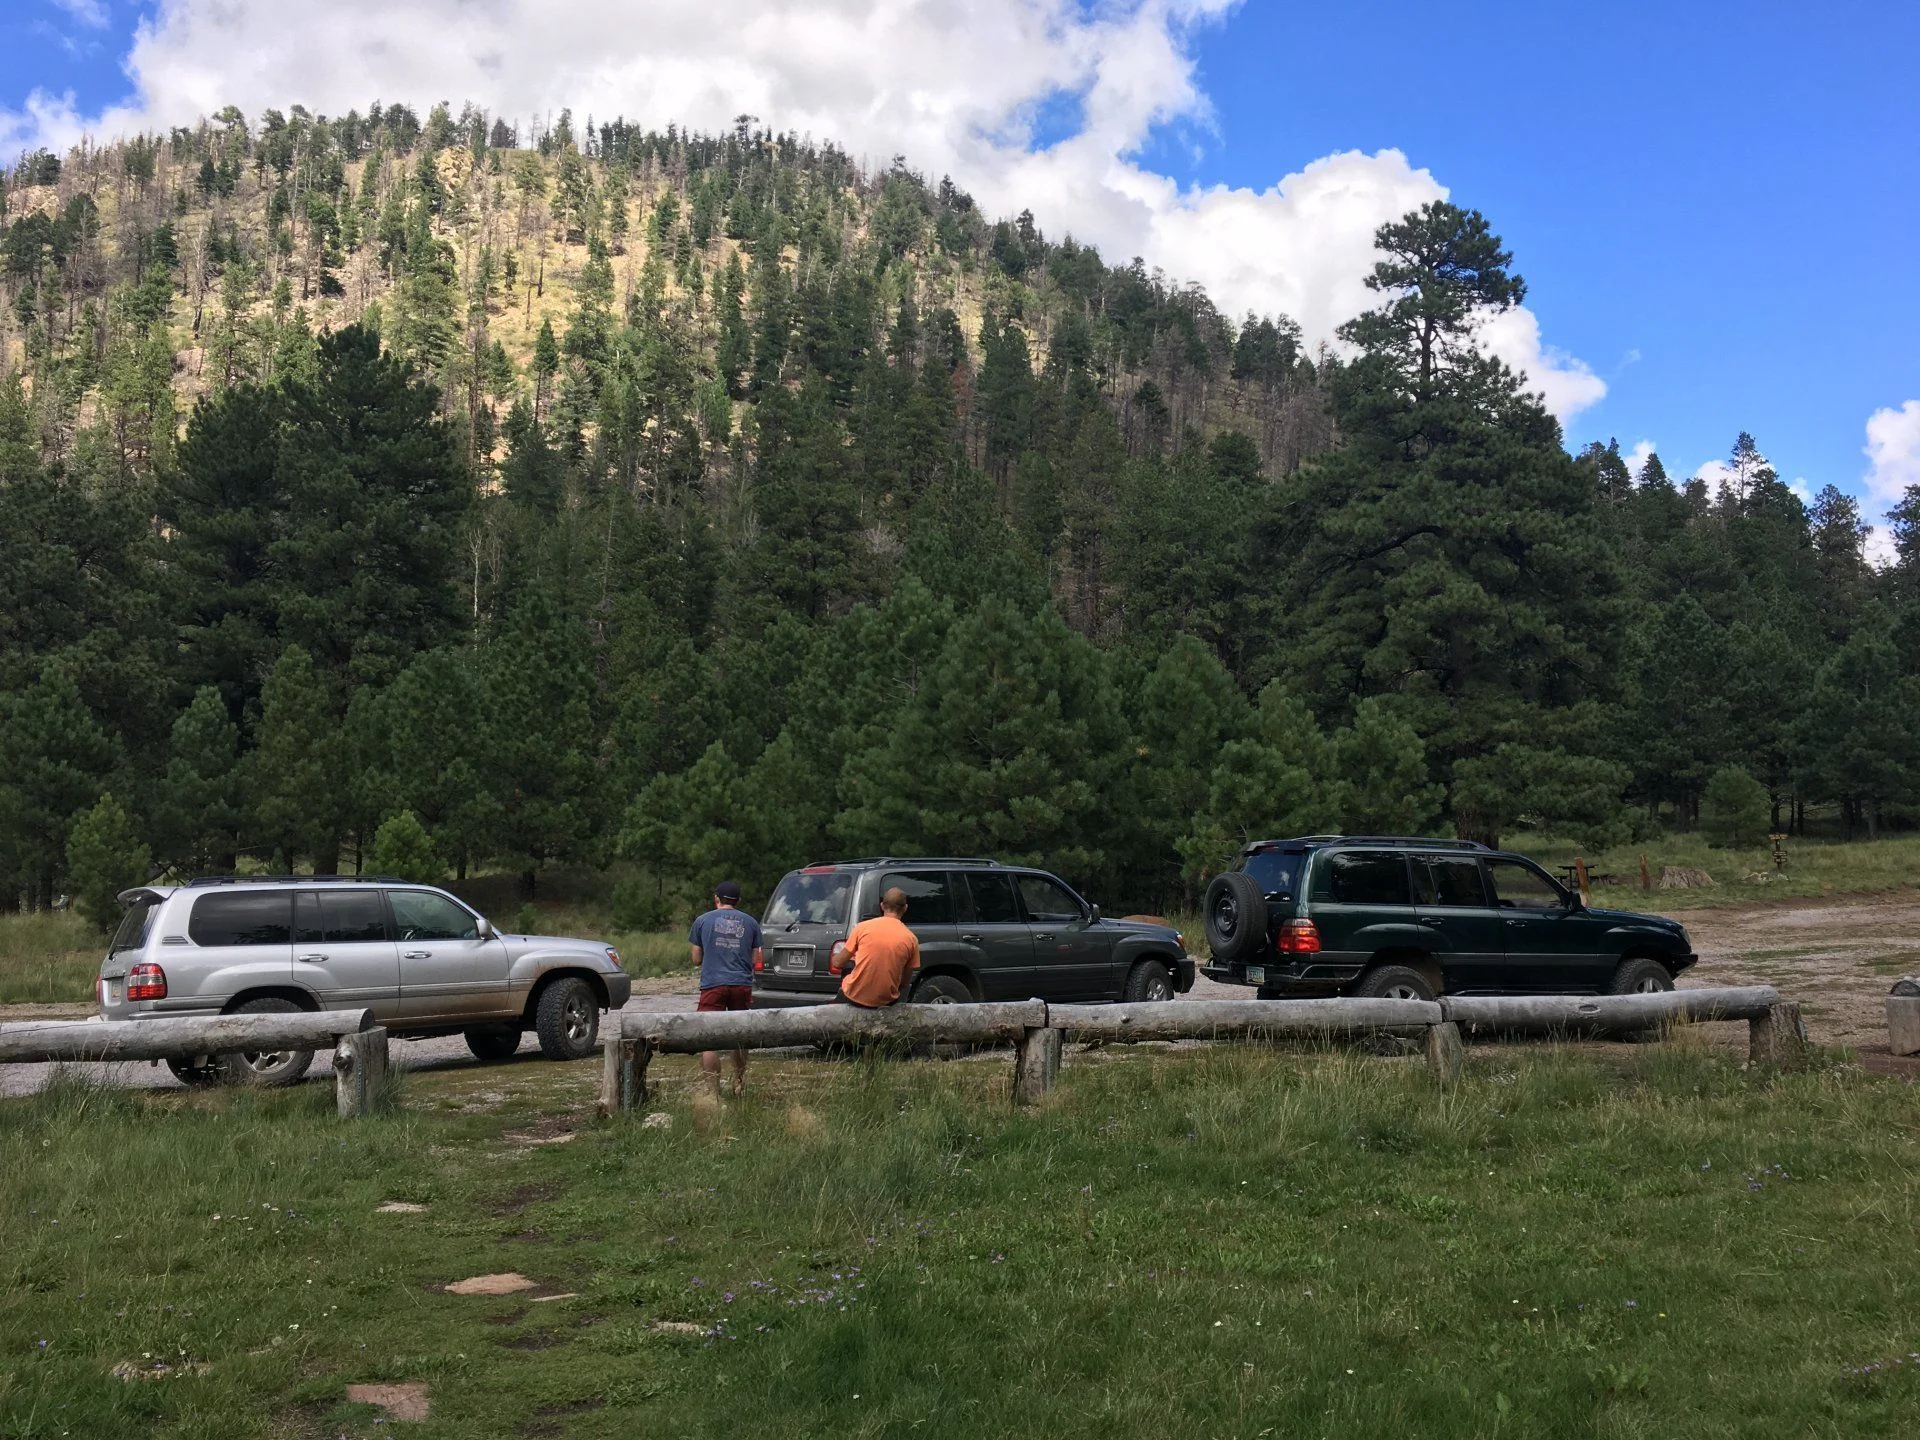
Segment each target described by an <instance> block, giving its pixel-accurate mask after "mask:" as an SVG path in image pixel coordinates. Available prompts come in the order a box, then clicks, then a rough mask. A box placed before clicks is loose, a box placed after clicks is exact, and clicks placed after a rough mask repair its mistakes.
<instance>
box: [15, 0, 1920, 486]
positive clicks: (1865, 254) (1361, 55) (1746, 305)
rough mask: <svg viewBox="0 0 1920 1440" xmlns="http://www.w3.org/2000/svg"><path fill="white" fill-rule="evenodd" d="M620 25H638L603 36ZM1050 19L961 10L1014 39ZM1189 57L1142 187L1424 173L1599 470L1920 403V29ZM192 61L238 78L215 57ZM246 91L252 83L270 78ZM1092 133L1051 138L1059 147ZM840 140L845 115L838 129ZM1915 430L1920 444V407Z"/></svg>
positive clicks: (1417, 43)
mask: <svg viewBox="0 0 1920 1440" xmlns="http://www.w3.org/2000/svg"><path fill="white" fill-rule="evenodd" d="M245 3H246V0H242V5H243V8H244V6H245ZM595 4H599V5H601V6H609V7H611V8H613V9H616V10H618V9H620V8H621V0H589V3H588V4H586V5H584V6H582V7H580V8H583V9H592V8H594V5H595ZM1031 4H1032V0H965V4H964V5H963V7H962V8H966V6H967V5H971V6H973V7H974V8H976V9H977V10H979V11H980V12H981V19H980V24H981V25H983V26H986V27H989V28H990V27H992V26H993V25H995V24H1002V25H1004V24H1005V22H1006V14H1007V13H1009V7H1018V6H1020V5H1027V6H1028V7H1029V8H1031ZM178 8H179V9H181V10H182V11H183V12H184V11H186V10H188V9H195V8H197V9H199V10H200V11H203V12H209V13H210V9H211V7H209V6H208V5H207V4H206V3H204V0H201V3H199V4H197V5H196V4H195V0H182V4H181V5H180V6H179V7H178ZM357 8H360V7H357V6H354V5H347V6H346V7H345V9H346V10H349V11H350V10H354V9H357ZM387 8H390V9H391V10H400V11H404V10H407V9H408V8H409V6H408V5H407V4H406V3H403V0H396V3H395V4H393V5H392V6H391V7H387ZM414 8H416V9H419V10H422V11H425V10H428V9H430V8H432V6H431V5H430V4H428V3H426V0H423V3H422V4H420V5H419V6H416V7H414ZM624 8H625V10H626V11H627V12H629V13H633V14H637V15H650V14H658V13H663V12H664V11H665V10H666V9H668V8H672V6H671V0H655V3H654V4H653V5H645V4H634V3H631V0H627V3H625V5H624ZM748 8H749V9H750V8H751V7H750V6H749V7H748ZM152 9H153V7H152V6H150V5H136V4H133V3H128V0H6V3H5V4H4V7H0V110H15V111H17V110H19V109H20V108H21V107H22V105H23V103H24V102H25V100H26V98H27V96H28V94H29V92H30V91H32V90H33V89H35V88H36V87H37V88H39V89H41V90H43V91H47V92H50V93H53V94H55V95H58V94H59V93H61V92H64V91H67V90H71V91H72V92H73V93H74V100H75V105H76V108H77V109H78V111H79V112H80V113H81V114H82V115H92V114H97V113H98V112H99V111H100V110H101V109H103V108H104V107H106V106H107V105H109V104H111V103H115V102H118V101H121V100H122V99H124V98H125V97H127V96H128V95H129V94H130V93H131V91H132V90H133V86H132V84H131V82H130V81H129V80H128V78H127V76H126V75H125V74H124V73H123V71H122V68H121V61H122V58H123V57H124V56H125V55H126V53H127V51H128V49H129V46H130V43H131V37H132V32H133V27H134V24H135V22H136V19H137V18H138V16H139V15H140V14H141V13H142V12H151V10H152ZM326 13H327V12H326V11H324V10H319V11H309V12H308V14H309V16H310V17H317V16H321V15H324V14H326ZM367 13H375V14H377V13H378V11H370V12H367ZM465 13H469V14H470V13H472V12H465ZM548 13H549V14H552V13H553V12H548ZM1082 13H1083V14H1084V15H1089V16H1095V17H1097V16H1099V15H1100V14H1101V13H1102V11H1101V9H1100V8H1099V7H1088V8H1086V9H1084V10H1083V11H1082ZM208 23H211V22H208ZM315 23H321V24H324V23H325V22H324V21H317V22H315ZM345 23H346V22H345V21H344V20H343V21H342V24H345ZM357 23H360V24H362V25H364V24H365V23H366V21H365V19H364V16H363V18H362V19H361V20H360V21H359V22H357ZM718 28H721V29H723V30H724V27H718ZM602 33H604V32H602ZM1173 33H1174V35H1175V36H1176V39H1177V40H1178V41H1179V42H1180V43H1181V44H1183V45H1184V47H1185V53H1186V55H1187V56H1189V57H1190V58H1191V60H1192V61H1193V80H1194V83H1195V84H1197V87H1198V89H1199V90H1200V91H1201V92H1202V94H1203V95H1204V98H1205V102H1206V103H1207V104H1209V105H1210V107H1211V114H1212V121H1211V123H1207V122H1206V121H1204V120H1201V119H1196V118H1194V117H1193V115H1192V114H1191V113H1190V114H1189V116H1188V118H1184V119H1182V120H1179V121H1177V122H1175V123H1172V124H1170V125H1163V126H1160V127H1158V128H1156V129H1153V130H1152V131H1151V132H1150V138H1149V139H1148V142H1147V144H1146V145H1145V147H1144V148H1143V149H1141V150H1139V151H1137V152H1136V155H1135V159H1136V161H1137V163H1138V164H1140V165H1141V166H1142V167H1143V168H1144V169H1145V170H1147V171H1149V172H1152V173H1155V174H1159V175H1165V176H1168V177H1171V178H1172V179H1174V180H1176V181H1178V182H1180V184H1182V185H1183V186H1186V185H1198V186H1211V185H1215V184H1226V185H1230V186H1246V187H1250V188H1251V189H1252V190H1254V191H1260V190H1262V189H1264V188H1265V187H1268V186H1271V185H1273V184H1274V183H1275V182H1276V181H1277V180H1279V179H1280V178H1281V177H1282V176H1286V175H1289V174H1292V173H1294V172H1298V171H1300V170H1301V169H1302V167H1304V166H1307V165H1309V164H1310V162H1313V161H1315V160H1316V159H1318V158H1319V157H1322V156H1327V155H1332V154H1336V153H1338V152H1343V151H1349V150H1361V151H1365V152H1369V153H1372V152H1377V151H1380V150H1382V149H1387V148H1395V149H1398V150H1400V151H1401V152H1403V153H1404V154H1405V155H1406V157H1407V160H1408V162H1409V164H1410V165H1411V166H1412V167H1415V168H1416V169H1425V170H1427V171H1430V172H1431V174H1432V175H1433V177H1434V178H1435V179H1436V180H1437V181H1439V183H1440V184H1442V185H1444V186H1446V187H1447V188H1448V189H1449V190H1450V191H1451V193H1452V196H1453V198H1454V199H1455V200H1456V201H1457V202H1458V203H1461V204H1465V205H1470V206H1474V207H1476V208H1478V209H1481V210H1483V211H1484V212H1485V213H1486V214H1487V215H1488V216H1489V218H1490V219H1491V220H1492V222H1493V224H1494V225H1495V227H1496V228H1497V229H1498V230H1499V231H1500V232H1501V233H1502V234H1503V235H1504V236H1505V238H1506V240H1507V242H1508V244H1509V246H1510V248H1512V249H1513V251H1514V252H1515V254H1516V264H1517V268H1518V269H1519V270H1520V271H1521V272H1522V273H1523V274H1524V275H1525V276H1526V278H1527V280H1528V282H1529V284H1530V287H1531V294H1530V296H1529V300H1528V304H1529V307H1530V308H1531V310H1532V311H1533V312H1534V313H1535V314H1536V315H1537V316H1538V318H1539V321H1540V327H1541V332H1542V335H1543V338H1544V340H1545V342H1546V343H1547V344H1548V345H1549V346H1551V347H1554V348H1556V349H1558V350H1561V351H1565V352H1568V353H1569V354H1571V355H1573V356H1577V357H1579V358H1580V359H1581V360H1583V361H1584V362H1585V363H1586V364H1587V365H1589V366H1590V367H1591V368H1592V369H1593V371H1594V372H1595V373H1596V374H1598V375H1599V376H1600V377H1601V378H1602V379H1603V380H1605V381H1606V384H1607V387H1608V393H1607V395H1606V397H1605V398H1604V399H1602V400H1600V401H1599V402H1598V403H1597V404H1594V405H1592V406H1591V407H1590V408H1587V409H1585V410H1583V411H1580V412H1579V413H1578V414H1575V415H1573V416H1572V417H1571V419H1570V421H1569V425H1568V432H1569V441H1570V443H1571V444H1573V445H1576V446H1577V445H1578V444H1580V443H1583V442H1584V441H1586V440H1588V439H1593V438H1601V439H1604V438H1606V437H1608V436H1617V437H1618V438H1619V440H1620V442H1621V444H1622V446H1623V448H1630V447H1632V446H1633V445H1634V444H1635V443H1636V442H1638V441H1643V440H1652V441H1654V442H1656V443H1657V445H1658V447H1659V450H1660V452H1661V454H1662V456H1663V458H1664V459H1666V461H1667V462H1668V466H1669V468H1670V469H1672V470H1675V471H1678V472H1682V473H1685V472H1690V471H1692V470H1693V469H1694V468H1695V467H1697V466H1699V465H1700V464H1702V463H1703V462H1706V461H1708V460H1711V459H1713V458H1715V457H1718V456H1723V455H1724V454H1725V453H1726V451H1727V450H1728V448H1729V447H1730V445H1731V443H1732V440H1733V437H1734V435H1735V434H1736V433H1737V432H1738V431H1740V430H1742V429H1746V430H1751V431H1752V432H1753V433H1754V434H1755V435H1756V436H1757V437H1758V439H1759V441H1760V444H1761V447H1762V449H1763V450H1765V451H1766V452H1767V454H1768V455H1770V456H1771V457H1772V458H1773V459H1774V461H1775V463H1776V464H1777V465H1778V466H1779V468H1780V469H1781V471H1782V473H1783V474H1784V475H1786V476H1787V477H1788V478H1789V479H1794V478H1802V477H1803V478H1804V479H1805V480H1806V481H1807V483H1808V484H1809V486H1810V487H1811V488H1813V489H1817V488H1818V487H1819V486H1820V485H1822V484H1824V483H1827V482H1829V481H1831V482H1833V483H1836V484H1838V485H1840V486H1841V488H1843V489H1846V490H1850V491H1859V490H1861V488H1862V485H1863V482H1864V477H1865V474H1866V471H1867V469H1868V462H1867V459H1866V457H1865V456H1863V454H1862V446H1863V444H1864V443H1865V440H1866V434H1865V427H1866V424H1867V420H1868V417H1869V415H1871V414H1872V413H1873V412H1875V411H1876V410H1882V409H1895V410H1897V409H1898V408H1899V407H1901V406H1902V405H1903V403H1905V402H1909V401H1916V400H1920V345H1916V344H1915V343H1914V337H1915V336H1916V335H1920V264H1916V260H1920V83H1917V82H1916V73H1920V58H1916V57H1920V6H1914V5H1899V4H1880V5H1865V4H1857V3H1844V0H1842V3H1827V4H1824V5H1818V6H1814V5H1806V4H1801V5H1795V6H1787V5H1782V4H1773V3H1746V4H1733V3H1726V0H1688V3H1684V4H1672V3H1666V4H1652V3H1646V0H1589V3H1587V4H1584V5H1582V6H1578V7H1573V6H1559V5H1542V4H1539V3H1533V4H1520V3H1510V0H1477V3H1415V0H1344V3H1342V4H1339V5H1337V6H1330V5H1312V6H1308V5H1296V4H1280V3H1259V0H1252V3H1247V4H1244V5H1242V6H1240V7H1239V8H1237V9H1235V10H1233V11H1232V12H1231V13H1229V14H1228V15H1226V16H1225V17H1224V19H1221V20H1218V21H1214V22H1211V23H1207V24H1203V25H1200V26H1198V27H1195V28H1194V29H1192V30H1191V31H1187V32H1182V31H1181V30H1180V29H1179V27H1178V26H1175V27H1173ZM989 38H991V37H989ZM912 39H913V36H912V35H911V33H906V34H905V35H904V37H903V39H902V40H901V43H902V44H903V45H905V44H908V43H910V42H911V41H912ZM196 43H202V44H204V42H199V41H196ZM555 43H560V42H558V41H556V42H555ZM321 48H323V47H321ZM195 58H196V60H197V62H198V63H199V64H201V65H202V66H208V65H209V62H210V63H211V68H213V69H215V70H216V72H217V70H218V65H219V58H218V57H209V56H207V55H206V54H204V53H196V56H195ZM882 58H883V59H884V57H882ZM231 63H232V65H233V66H234V74H235V77H236V80H235V83H236V84H239V83H241V81H240V79H239V78H238V77H240V76H243V75H245V74H247V73H249V72H250V71H252V70H255V69H257V68H259V67H258V66H256V65H254V64H253V62H251V61H250V60H249V59H248V57H247V56H245V55H244V54H240V53H236V54H235V55H234V56H233V57H232V61H231ZM529 63H532V62H529ZM318 64H319V62H318V61H316V65H318ZM549 68H551V62H549ZM956 68H958V69H964V62H960V61H956ZM292 73H294V74H296V75H300V74H304V72H302V71H297V70H296V71H294V72H292ZM380 78H381V79H383V80H384V81H385V82H386V83H384V84H368V85H365V86H360V85H355V86H353V88H352V89H351V90H349V91H348V92H347V93H349V94H351V95H353V96H354V97H355V98H356V99H358V100H359V101H360V103H364V102H365V100H366V99H368V98H371V95H370V94H369V95H366V96H361V95H359V93H358V92H359V90H360V89H362V88H365V89H368V90H369V91H373V90H378V91H380V92H381V93H384V94H387V96H388V98H398V97H399V96H400V95H401V94H403V93H406V92H407V89H408V86H407V85H406V84H405V83H404V82H405V81H406V79H408V78H409V77H408V76H407V75H405V74H404V73H403V74H402V75H401V76H400V77H399V81H398V82H396V80H395V77H394V76H393V75H391V74H390V75H387V76H384V77H380ZM783 78H785V79H788V80H791V79H792V77H791V76H788V77H783ZM284 83H287V84H297V83H299V82H298V81H292V80H290V81H287V82H284ZM457 86H458V80H457V79H450V78H449V77H448V76H446V75H445V74H441V73H433V74H424V73H423V74H422V75H421V77H420V84H419V86H418V89H417V91H416V92H415V93H412V94H411V95H409V97H408V98H411V99H413V100H414V101H415V102H416V103H418V104H421V105H423V106H424V105H425V104H427V103H430V102H431V101H432V100H433V99H438V98H442V96H443V95H444V96H445V97H446V98H451V99H453V100H455V101H456V102H458V101H459V100H460V99H463V98H467V94H468V93H470V92H468V91H464V90H462V89H460V88H456V87H457ZM436 87H438V88H436ZM301 98H303V97H302V96H301V95H298V94H293V93H289V94H287V95H285V96H284V97H283V98H282V99H280V101H279V103H282V104H285V103H291V102H293V101H294V100H296V99H301ZM473 98H475V99H477V100H479V101H481V102H482V103H487V102H488V100H489V98H490V97H488V96H487V95H485V94H481V93H473ZM306 99H307V103H309V104H313V103H315V101H316V99H317V100H318V102H319V104H320V105H322V106H324V105H325V104H327V103H328V102H327V100H326V98H325V97H324V96H319V97H306ZM495 103H498V104H501V105H502V107H503V108H505V105H506V102H504V101H498V102H495ZM768 103H769V104H771V103H774V102H772V101H769V102H768ZM340 108H344V107H343V106H342V107H340ZM1188 108H1189V111H1190V112H1191V110H1192V108H1193V107H1188ZM633 109H634V110H635V111H644V109H645V107H644V104H641V103H636V104H635V105H634V107H633ZM646 118H662V119H664V118H668V117H664V116H662V117H653V116H648V117H646ZM1076 118H1077V115H1076V112H1075V110H1074V108H1073V107H1071V106H1069V107H1066V109H1065V110H1064V111H1053V112H1049V115H1048V121H1049V128H1048V130H1047V131H1046V132H1045V134H1044V135H1043V137H1042V139H1043V142H1050V141H1053V140H1055V139H1057V138H1059V134H1058V133H1056V132H1062V131H1065V130H1070V129H1071V127H1072V125H1073V124H1074V122H1075V120H1076ZM852 123H854V122H853V121H849V124H852ZM832 125H833V119H832V118H831V110H830V108H829V110H828V118H827V119H825V120H821V121H818V123H815V124H813V127H812V128H813V129H814V130H815V133H818V134H822V135H825V134H829V133H834V132H833V131H832V129H831V128H830V127H831V126H832ZM933 163H935V164H936V165H938V164H940V163H942V162H941V160H940V159H939V158H938V157H936V158H935V160H934V162H933ZM960 178H962V180H963V181H964V180H965V179H966V178H967V176H966V175H964V174H963V175H961V177H960ZM986 189H987V192H988V193H990V194H991V193H994V192H993V187H992V186H991V184H989V185H988V186H987V187H986ZM1063 203H1064V202H1063ZM1036 208H1037V209H1039V208H1040V207H1036ZM1041 219H1042V223H1043V224H1046V225H1047V227H1048V228H1049V229H1050V230H1051V231H1054V232H1055V233H1058V232H1059V231H1061V230H1064V229H1068V228H1072V227H1073V225H1074V216H1073V215H1072V214H1065V215H1060V216H1049V215H1048V214H1046V213H1044V211H1043V212H1042V214H1041ZM1111 249H1112V247H1111V246H1109V251H1110V258H1124V256H1120V255H1113V254H1111ZM1174 253H1175V255H1176V256H1177V254H1178V253H1179V252H1177V251H1176V252H1174ZM1175 263H1177V262H1170V263H1169V264H1168V268H1169V271H1170V272H1173V271H1174V269H1175ZM1914 420H1915V424H1914V426H1913V427H1912V428H1913V429H1914V430H1915V432H1916V435H1920V405H1916V408H1915V416H1914ZM1917 443H1920V442H1917ZM1888 473H1892V472H1888ZM1902 474H1903V475H1904V472H1902ZM1913 478H1915V479H1916V480H1920V474H1915V475H1914V477H1913ZM1882 483H1883V484H1884V483H1885V480H1884V477H1883V482H1882Z"/></svg>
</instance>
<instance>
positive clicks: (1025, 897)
mask: <svg viewBox="0 0 1920 1440" xmlns="http://www.w3.org/2000/svg"><path fill="white" fill-rule="evenodd" d="M1020 900H1021V903H1022V904H1024V905H1025V906H1026V910H1027V919H1028V920H1030V921H1032V922H1033V923H1034V924H1037V925H1057V924H1060V923H1061V922H1063V921H1071V920H1078V919H1079V918H1080V913H1081V912H1080V902H1079V901H1078V900H1076V899H1074V898H1073V895H1072V892H1070V891H1069V890H1068V889H1067V887H1066V886H1064V885H1062V884H1061V883H1060V882H1059V881H1058V880H1055V879H1054V878H1053V877H1052V876H1050V875H1022V876H1021V877H1020Z"/></svg>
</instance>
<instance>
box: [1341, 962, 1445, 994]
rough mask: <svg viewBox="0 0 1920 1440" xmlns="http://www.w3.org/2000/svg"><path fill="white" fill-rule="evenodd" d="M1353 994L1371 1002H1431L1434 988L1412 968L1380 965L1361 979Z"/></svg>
mask: <svg viewBox="0 0 1920 1440" xmlns="http://www.w3.org/2000/svg"><path fill="white" fill-rule="evenodd" d="M1353 993H1354V994H1355V995H1359V996H1363V997H1364V998H1366V999H1369V1000H1431V999H1433V986H1431V985H1429V984H1428V983H1427V977H1426V976H1424V975H1422V974H1421V973H1420V972H1419V971H1418V970H1415V969H1413V968H1411V967H1410V966H1406V965H1378V966H1375V967H1374V968H1373V969H1371V970H1369V971H1368V972H1367V973H1366V974H1365V975H1363V976H1361V977H1360V983H1359V984H1358V985H1356V986H1355V987H1354V990H1353Z"/></svg>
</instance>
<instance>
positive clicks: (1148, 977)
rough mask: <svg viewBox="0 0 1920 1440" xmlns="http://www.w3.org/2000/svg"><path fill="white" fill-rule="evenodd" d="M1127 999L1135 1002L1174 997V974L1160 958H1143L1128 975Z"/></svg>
mask: <svg viewBox="0 0 1920 1440" xmlns="http://www.w3.org/2000/svg"><path fill="white" fill-rule="evenodd" d="M1127 999H1128V1000H1129V1001H1133V1002H1135V1003H1138V1002H1141V1001H1146V1000H1171V999H1173V975H1172V974H1171V973H1170V972H1169V971H1168V969H1167V967H1166V966H1164V965H1162V964H1161V963H1160V962H1159V961H1158V960H1142V961H1141V962H1140V963H1139V964H1138V965H1136V966H1134V967H1133V973H1132V974H1130V975H1129V976H1127Z"/></svg>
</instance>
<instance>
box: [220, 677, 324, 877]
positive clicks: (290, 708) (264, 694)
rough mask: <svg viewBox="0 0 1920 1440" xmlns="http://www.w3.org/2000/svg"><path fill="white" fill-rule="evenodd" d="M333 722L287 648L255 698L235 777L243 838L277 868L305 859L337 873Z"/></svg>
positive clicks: (314, 683)
mask: <svg viewBox="0 0 1920 1440" xmlns="http://www.w3.org/2000/svg"><path fill="white" fill-rule="evenodd" d="M339 718H340V717H339V716H338V715H337V714H336V713H335V711H334V708H333V705H332V702H331V701H330V700H329V698H328V695H327V689H326V684H325V682H324V681H323V680H322V678H321V677H320V675H319V673H318V672H317V670H316V669H315V666H314V663H313V657H312V656H311V655H309V654H308V653H307V652H306V651H305V650H302V649H301V648H300V647H299V646H297V645H289V646H288V647H287V648H286V650H285V651H284V652H283V653H282V654H281V656H280V658H279V660H278V661H276V662H275V664H274V667H273V672H272V673H271V674H270V675H268V676H267V682H266V684H265V686H263V687H262V689H261V692H260V723H259V726H258V727H257V729H256V731H255V734H254V747H253V749H252V751H251V752H249V753H248V755H247V758H246V761H245V764H244V766H243V768H242V771H241V790H242V793H243V795H244V796H245V797H246V806H247V813H246V817H245V826H244V831H243V833H244V834H245V835H246V836H247V837H248V838H249V840H250V841H251V843H253V844H255V845H258V846H260V847H261V848H263V849H265V850H266V851H267V852H268V853H269V855H271V856H272V857H274V858H275V859H277V860H278V861H279V863H280V864H281V866H282V867H283V868H286V869H289V870H290V869H292V868H293V866H294V864H295V862H296V861H297V860H298V859H300V858H301V857H310V858H311V859H312V861H313V869H314V873H315V874H317V875H331V874H334V873H336V872H337V871H338V869H339V858H340V836H341V830H342V828H343V826H344V824H345V820H346V803H347V798H348V797H347V794H346V789H345V785H344V783H343V782H344V780H345V766H344V763H343V762H344V760H345V756H344V755H343V753H342V751H343V746H342V743H341V731H340V724H339Z"/></svg>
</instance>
